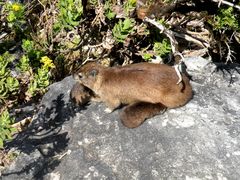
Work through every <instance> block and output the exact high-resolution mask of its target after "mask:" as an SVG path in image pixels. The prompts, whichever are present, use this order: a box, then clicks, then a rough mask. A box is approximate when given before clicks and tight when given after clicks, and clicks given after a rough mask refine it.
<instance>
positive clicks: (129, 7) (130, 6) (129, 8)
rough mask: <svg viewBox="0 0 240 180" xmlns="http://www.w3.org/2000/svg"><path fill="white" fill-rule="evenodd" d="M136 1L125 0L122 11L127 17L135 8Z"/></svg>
mask: <svg viewBox="0 0 240 180" xmlns="http://www.w3.org/2000/svg"><path fill="white" fill-rule="evenodd" d="M136 4H137V0H127V2H126V3H124V10H125V13H126V14H127V15H129V14H130V13H131V12H132V11H133V10H134V9H135V8H136Z"/></svg>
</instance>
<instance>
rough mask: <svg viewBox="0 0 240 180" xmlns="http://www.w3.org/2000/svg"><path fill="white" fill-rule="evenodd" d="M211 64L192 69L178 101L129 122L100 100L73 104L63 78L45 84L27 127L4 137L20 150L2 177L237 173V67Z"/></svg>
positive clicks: (227, 176)
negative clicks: (189, 90)
mask: <svg viewBox="0 0 240 180" xmlns="http://www.w3.org/2000/svg"><path fill="white" fill-rule="evenodd" d="M218 67H220V68H217V69H216V71H215V72H213V73H212V72H211V71H210V70H211V69H212V66H208V65H206V66H204V68H205V71H204V72H205V73H204V74H200V73H199V72H197V73H195V74H194V72H192V74H191V75H192V78H193V81H192V86H193V89H194V98H193V99H192V100H191V101H190V102H189V103H188V104H187V105H186V106H184V107H181V108H178V109H171V110H168V111H167V112H165V113H164V114H162V115H158V116H155V117H154V118H151V119H149V120H147V121H146V122H145V123H144V124H143V125H141V126H140V127H138V128H136V129H128V128H126V127H124V126H123V125H122V124H121V122H120V121H119V112H120V110H116V111H114V112H113V113H111V114H106V113H105V112H104V109H105V105H104V104H101V103H94V102H92V103H90V104H88V105H87V106H85V107H78V108H75V107H74V105H73V104H71V102H70V101H69V92H70V89H71V87H72V85H73V84H74V80H73V79H72V78H71V77H67V78H65V79H64V80H62V81H61V82H58V83H55V84H53V85H51V86H50V88H49V91H48V93H47V94H46V95H45V96H44V97H43V99H42V102H41V108H40V110H39V112H38V114H37V115H36V117H35V120H34V122H33V124H32V126H31V127H30V129H29V131H28V132H26V133H24V134H22V135H19V136H18V137H17V138H16V139H15V141H13V142H12V146H15V147H16V148H18V149H19V151H20V152H21V153H20V155H19V156H18V158H17V159H16V161H15V162H14V163H12V165H11V166H10V167H9V168H8V169H6V170H5V171H4V172H3V174H2V179H7V180H11V179H54V180H58V179H61V180H66V179H71V180H72V179H140V180H145V179H146V180H151V179H153V180H154V179H156V180H159V179H187V180H190V179H219V180H225V179H230V180H238V179H239V177H240V136H239V133H240V94H239V90H240V74H239V72H240V68H239V66H238V67H237V66H236V67H235V68H229V66H224V65H222V66H218ZM208 68H209V71H207V70H208ZM224 69H225V70H224ZM221 70H222V71H221ZM207 72H209V73H207ZM210 72H211V73H210ZM223 72H224V73H223Z"/></svg>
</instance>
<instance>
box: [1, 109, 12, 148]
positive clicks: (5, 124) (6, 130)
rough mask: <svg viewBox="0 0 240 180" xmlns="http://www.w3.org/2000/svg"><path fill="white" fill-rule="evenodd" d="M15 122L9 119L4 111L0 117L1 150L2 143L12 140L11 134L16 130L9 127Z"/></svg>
mask: <svg viewBox="0 0 240 180" xmlns="http://www.w3.org/2000/svg"><path fill="white" fill-rule="evenodd" d="M14 121H15V119H14V118H11V117H10V115H9V113H8V111H7V110H5V111H3V112H2V113H1V115H0V148H3V146H4V142H5V141H7V140H11V139H12V134H13V133H14V132H16V129H15V128H13V127H11V124H12V123H13V122H14Z"/></svg>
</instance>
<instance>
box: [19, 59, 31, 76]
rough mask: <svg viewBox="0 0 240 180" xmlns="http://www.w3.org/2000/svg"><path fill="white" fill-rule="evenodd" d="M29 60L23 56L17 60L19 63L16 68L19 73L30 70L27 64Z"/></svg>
mask: <svg viewBox="0 0 240 180" xmlns="http://www.w3.org/2000/svg"><path fill="white" fill-rule="evenodd" d="M29 63H30V62H29V58H28V57H27V56H25V55H23V56H22V57H21V59H20V60H19V63H18V64H17V68H18V70H20V71H21V72H26V71H29V70H30V64H29Z"/></svg>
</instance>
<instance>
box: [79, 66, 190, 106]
mask: <svg viewBox="0 0 240 180" xmlns="http://www.w3.org/2000/svg"><path fill="white" fill-rule="evenodd" d="M78 77H79V81H80V82H81V83H82V84H83V85H84V86H86V87H88V88H89V89H91V90H92V91H93V92H94V93H95V94H96V95H98V96H99V97H100V99H101V100H102V101H103V102H105V103H106V104H107V106H108V107H109V108H110V109H112V110H113V109H115V108H117V107H118V106H119V105H120V104H133V103H136V102H146V103H151V104H157V103H161V104H162V105H163V106H165V107H168V108H176V107H179V106H182V105H184V104H186V103H187V102H188V101H189V100H190V99H191V97H192V88H191V85H190V83H189V79H188V78H187V77H186V76H185V75H184V74H183V75H182V77H183V81H182V83H180V84H177V82H178V79H179V77H178V76H177V74H176V71H175V69H174V68H173V67H170V66H167V65H163V64H151V63H138V64H131V65H127V66H122V67H103V66H101V65H99V64H97V63H94V62H92V63H87V64H86V65H84V66H83V67H82V68H80V70H79V74H78Z"/></svg>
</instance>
